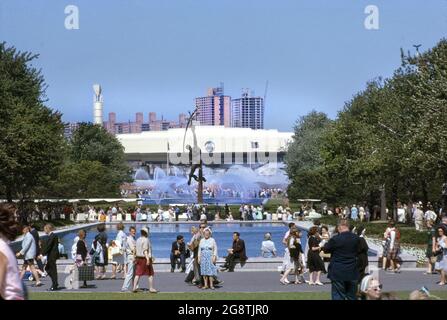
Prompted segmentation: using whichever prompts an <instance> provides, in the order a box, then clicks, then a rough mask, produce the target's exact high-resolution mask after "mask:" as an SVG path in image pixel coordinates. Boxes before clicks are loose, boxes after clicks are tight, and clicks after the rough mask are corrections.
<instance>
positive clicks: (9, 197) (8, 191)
mask: <svg viewBox="0 0 447 320" xmlns="http://www.w3.org/2000/svg"><path fill="white" fill-rule="evenodd" d="M6 201H7V202H9V203H12V190H11V188H10V187H8V186H7V187H6Z"/></svg>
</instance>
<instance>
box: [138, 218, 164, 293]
mask: <svg viewBox="0 0 447 320" xmlns="http://www.w3.org/2000/svg"><path fill="white" fill-rule="evenodd" d="M140 232H141V237H139V238H138V240H137V242H136V245H135V247H136V249H135V250H136V254H135V258H136V259H135V280H134V282H133V292H135V293H136V292H138V291H137V287H138V283H139V281H140V278H141V277H142V276H147V277H148V281H149V292H150V293H157V292H158V291H157V290H156V289H155V288H154V267H153V260H152V259H153V257H152V246H151V243H150V241H149V229H148V228H146V227H143V228H141V231H140Z"/></svg>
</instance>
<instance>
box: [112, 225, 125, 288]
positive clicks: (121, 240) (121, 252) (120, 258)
mask: <svg viewBox="0 0 447 320" xmlns="http://www.w3.org/2000/svg"><path fill="white" fill-rule="evenodd" d="M116 229H117V230H118V233H117V235H116V238H115V244H116V246H117V249H116V250H117V251H118V253H117V254H115V255H113V256H112V261H113V263H112V276H111V277H110V279H116V274H117V273H120V272H123V275H124V276H123V278H124V277H125V275H126V273H127V272H126V271H127V270H126V267H125V264H124V262H125V259H126V257H125V255H126V251H125V246H126V240H127V236H126V233H125V232H124V223H122V222H120V223H118V225H117V226H116Z"/></svg>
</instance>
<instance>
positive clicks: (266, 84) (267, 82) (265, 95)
mask: <svg viewBox="0 0 447 320" xmlns="http://www.w3.org/2000/svg"><path fill="white" fill-rule="evenodd" d="M268 88H269V81H268V80H267V81H266V82H265V91H264V108H265V101H266V100H267V90H268Z"/></svg>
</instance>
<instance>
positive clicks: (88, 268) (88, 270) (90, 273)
mask: <svg viewBox="0 0 447 320" xmlns="http://www.w3.org/2000/svg"><path fill="white" fill-rule="evenodd" d="M74 278H75V279H77V280H78V281H93V280H94V279H95V267H94V266H92V265H83V266H79V267H77V268H76V269H75V277H74Z"/></svg>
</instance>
